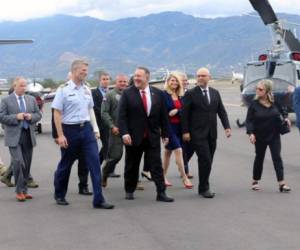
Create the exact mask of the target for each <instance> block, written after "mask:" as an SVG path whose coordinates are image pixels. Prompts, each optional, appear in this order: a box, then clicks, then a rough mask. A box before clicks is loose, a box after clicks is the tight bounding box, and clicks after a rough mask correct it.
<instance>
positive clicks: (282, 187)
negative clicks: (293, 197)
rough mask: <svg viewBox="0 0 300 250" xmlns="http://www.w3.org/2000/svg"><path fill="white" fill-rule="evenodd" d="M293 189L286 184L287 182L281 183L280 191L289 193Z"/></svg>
mask: <svg viewBox="0 0 300 250" xmlns="http://www.w3.org/2000/svg"><path fill="white" fill-rule="evenodd" d="M291 190H292V189H291V188H290V187H289V186H288V185H286V184H281V185H279V191H280V193H289V192H290V191H291Z"/></svg>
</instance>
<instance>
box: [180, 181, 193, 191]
mask: <svg viewBox="0 0 300 250" xmlns="http://www.w3.org/2000/svg"><path fill="white" fill-rule="evenodd" d="M182 182H183V185H184V187H185V188H186V189H192V188H193V187H194V186H193V184H192V183H191V182H190V180H189V179H186V180H182Z"/></svg>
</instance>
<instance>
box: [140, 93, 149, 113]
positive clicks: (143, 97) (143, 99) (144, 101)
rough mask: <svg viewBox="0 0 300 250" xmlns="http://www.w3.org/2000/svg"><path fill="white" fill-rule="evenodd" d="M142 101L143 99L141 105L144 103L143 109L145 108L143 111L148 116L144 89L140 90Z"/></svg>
mask: <svg viewBox="0 0 300 250" xmlns="http://www.w3.org/2000/svg"><path fill="white" fill-rule="evenodd" d="M141 92H142V101H143V105H144V109H145V112H146V114H147V116H148V106H147V97H146V91H145V90H142V91H141Z"/></svg>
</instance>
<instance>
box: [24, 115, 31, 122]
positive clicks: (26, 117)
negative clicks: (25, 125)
mask: <svg viewBox="0 0 300 250" xmlns="http://www.w3.org/2000/svg"><path fill="white" fill-rule="evenodd" d="M31 118H32V115H31V114H30V113H25V114H24V119H25V120H26V121H30V120H31Z"/></svg>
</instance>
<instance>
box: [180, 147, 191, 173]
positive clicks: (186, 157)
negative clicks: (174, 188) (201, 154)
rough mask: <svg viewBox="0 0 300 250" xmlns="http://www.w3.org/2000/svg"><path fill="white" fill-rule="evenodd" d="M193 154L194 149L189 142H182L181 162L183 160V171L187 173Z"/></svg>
mask: <svg viewBox="0 0 300 250" xmlns="http://www.w3.org/2000/svg"><path fill="white" fill-rule="evenodd" d="M193 154H194V149H193V147H192V145H191V143H190V142H183V144H182V156H183V162H184V170H185V173H186V174H188V173H189V161H190V159H191V158H192V156H193Z"/></svg>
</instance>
